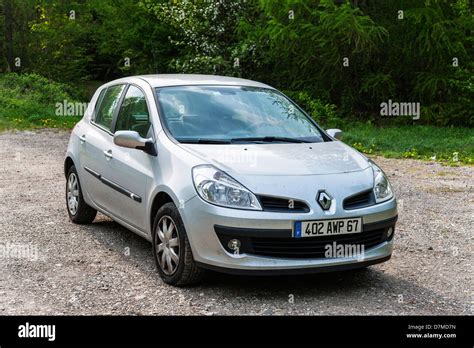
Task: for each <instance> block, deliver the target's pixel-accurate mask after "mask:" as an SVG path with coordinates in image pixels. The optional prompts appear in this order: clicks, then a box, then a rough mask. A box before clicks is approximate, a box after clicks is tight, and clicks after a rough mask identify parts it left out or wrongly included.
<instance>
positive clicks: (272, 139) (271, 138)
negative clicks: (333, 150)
mask: <svg viewBox="0 0 474 348" xmlns="http://www.w3.org/2000/svg"><path fill="white" fill-rule="evenodd" d="M230 141H231V142H239V141H263V142H266V143H273V142H284V143H309V141H306V140H301V139H296V138H287V137H274V136H267V137H248V138H232V139H230Z"/></svg>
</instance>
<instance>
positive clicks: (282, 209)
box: [258, 196, 309, 213]
mask: <svg viewBox="0 0 474 348" xmlns="http://www.w3.org/2000/svg"><path fill="white" fill-rule="evenodd" d="M258 198H259V199H260V203H261V204H262V208H263V210H264V211H270V212H278V213H307V212H309V207H308V205H307V204H306V203H304V202H301V201H297V200H292V199H291V198H279V197H270V196H259V197H258Z"/></svg>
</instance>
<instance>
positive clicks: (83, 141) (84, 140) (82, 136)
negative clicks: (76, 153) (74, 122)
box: [79, 134, 86, 144]
mask: <svg viewBox="0 0 474 348" xmlns="http://www.w3.org/2000/svg"><path fill="white" fill-rule="evenodd" d="M79 140H80V142H81V144H84V143H85V142H86V135H85V134H83V135H81V136H80V137H79Z"/></svg>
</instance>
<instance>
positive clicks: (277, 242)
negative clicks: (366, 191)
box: [247, 228, 385, 258]
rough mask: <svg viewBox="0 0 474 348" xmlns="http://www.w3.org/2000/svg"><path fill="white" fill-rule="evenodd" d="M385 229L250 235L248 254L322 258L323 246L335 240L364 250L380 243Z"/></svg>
mask: <svg viewBox="0 0 474 348" xmlns="http://www.w3.org/2000/svg"><path fill="white" fill-rule="evenodd" d="M384 238H385V229H383V228H382V229H377V230H372V231H367V232H362V233H357V234H354V235H350V234H343V235H339V236H324V237H307V238H263V237H251V238H250V243H249V244H250V245H249V247H250V249H251V250H248V251H247V252H248V253H249V254H254V255H261V256H273V257H282V258H324V257H325V255H324V254H325V251H326V249H325V247H326V245H328V244H332V243H333V242H336V243H337V244H338V245H339V244H342V245H349V244H350V245H354V244H356V245H361V246H362V245H364V250H365V251H367V250H368V249H370V248H373V247H375V246H376V245H378V244H380V243H382V242H383V241H384Z"/></svg>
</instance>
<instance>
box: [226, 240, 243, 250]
mask: <svg viewBox="0 0 474 348" xmlns="http://www.w3.org/2000/svg"><path fill="white" fill-rule="evenodd" d="M240 245H241V243H240V240H238V239H231V240H229V243H227V247H228V248H229V249H230V250H233V251H236V250H239V249H240Z"/></svg>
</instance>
